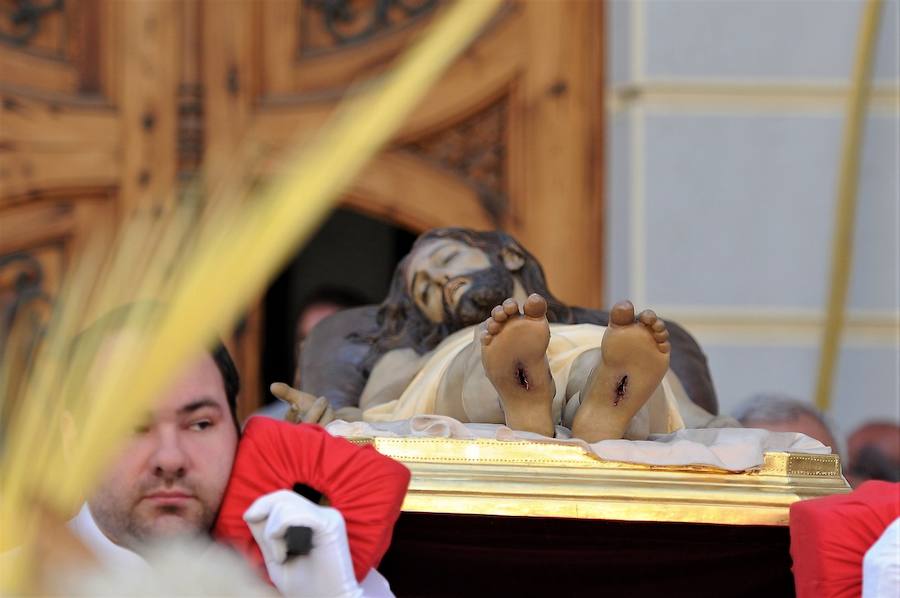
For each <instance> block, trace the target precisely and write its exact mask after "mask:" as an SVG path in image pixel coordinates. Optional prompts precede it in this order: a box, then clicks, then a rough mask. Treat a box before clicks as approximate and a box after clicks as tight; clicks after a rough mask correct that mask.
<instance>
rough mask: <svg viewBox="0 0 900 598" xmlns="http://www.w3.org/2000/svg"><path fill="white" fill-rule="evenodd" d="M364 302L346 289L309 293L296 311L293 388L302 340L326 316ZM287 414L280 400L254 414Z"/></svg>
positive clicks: (329, 289)
mask: <svg viewBox="0 0 900 598" xmlns="http://www.w3.org/2000/svg"><path fill="white" fill-rule="evenodd" d="M366 303H368V301H367V300H366V298H365V296H364V295H362V294H361V293H359V292H358V291H355V290H353V289H350V288H344V287H329V286H325V287H320V288H319V289H317V290H315V291H313V292H312V293H310V294H309V295H308V296H307V297H306V299H304V300H303V302H302V303H301V306H300V309H299V310H298V312H297V320H296V325H295V328H294V360H293V364H294V380H293V386H294V387H295V388H299V387H300V368H299V364H300V350H301V347H302V346H303V340H304V339H305V338H306V337H307V336H308V335H309V333H310V332H312V329H313V328H315V327H316V324H318V323H319V322H321V321H322V320H324V319H325V318H327V317H328V316H330V315H332V314H334V313H337V312H339V311H341V310H344V309H349V308H351V307H358V306H360V305H365V304H366ZM323 406H324V405H323ZM287 412H288V404H287V403H285V402H283V401H274V402H272V403H269V404H268V405H265V406H263V407H261V408H260V409H259V410H258V411H257V412H256V413H255V415H265V416H268V417H274V418H276V419H284V417H285V415H286V414H287Z"/></svg>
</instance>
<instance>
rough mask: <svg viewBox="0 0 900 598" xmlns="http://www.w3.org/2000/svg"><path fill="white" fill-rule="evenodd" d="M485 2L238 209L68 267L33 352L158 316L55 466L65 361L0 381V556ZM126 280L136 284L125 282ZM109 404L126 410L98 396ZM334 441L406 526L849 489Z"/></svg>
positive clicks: (231, 314)
mask: <svg viewBox="0 0 900 598" xmlns="http://www.w3.org/2000/svg"><path fill="white" fill-rule="evenodd" d="M499 5H500V2H499V0H460V1H459V2H457V3H455V5H454V6H453V7H451V8H450V9H449V10H447V11H446V13H445V14H444V15H443V16H442V18H441V19H439V20H438V22H436V23H435V25H434V26H433V27H432V29H431V30H430V32H429V34H428V35H426V36H425V37H424V38H423V39H422V40H420V41H419V43H417V44H416V46H415V47H414V48H412V49H411V50H410V51H409V53H408V54H407V55H406V56H404V57H403V58H402V60H400V61H399V62H398V64H397V66H396V67H395V68H394V69H393V71H392V72H390V73H389V74H387V75H386V76H384V77H383V78H381V79H379V80H378V81H376V82H375V83H374V84H372V85H369V86H365V87H361V88H360V89H358V90H356V92H355V93H353V94H351V96H353V97H351V98H350V99H349V100H348V102H347V105H346V106H345V107H344V108H343V109H342V110H339V111H338V113H337V116H336V117H335V118H334V119H333V120H332V121H331V122H330V123H329V125H327V126H326V127H325V129H324V130H323V131H322V132H321V134H320V136H319V137H318V138H317V140H315V141H314V142H312V143H308V144H306V145H305V146H304V147H302V148H301V149H300V150H298V151H297V152H296V155H294V156H293V157H291V158H290V159H289V160H287V161H286V162H285V163H284V165H283V168H282V169H281V170H280V172H281V173H282V174H281V175H280V176H279V177H277V178H276V179H275V180H274V182H273V184H271V185H269V186H267V187H266V188H265V189H264V190H263V191H261V192H260V191H257V192H256V194H255V195H254V194H253V193H251V192H250V191H248V189H247V188H244V189H243V190H241V189H239V188H237V187H238V186H235V187H236V188H234V189H229V188H227V185H225V186H224V187H223V188H220V189H218V191H217V193H216V194H214V195H216V196H215V197H213V199H215V200H216V201H218V200H219V198H220V197H223V196H228V197H233V196H235V195H238V194H240V193H239V192H243V194H244V195H245V196H247V195H249V196H250V199H251V201H240V202H237V201H233V200H232V201H231V203H228V202H227V201H223V202H220V203H218V204H216V203H214V202H212V201H211V202H209V205H210V206H212V208H214V209H211V211H210V213H209V214H207V215H204V216H203V217H202V218H200V219H194V220H191V218H187V217H185V218H183V219H179V218H178V217H177V216H176V217H174V218H172V219H170V221H169V222H170V224H171V226H169V227H168V228H167V229H165V230H160V229H159V227H158V226H155V227H154V226H151V225H148V224H147V223H146V222H137V223H134V222H133V223H131V224H130V225H127V226H130V228H124V229H123V231H122V234H120V236H119V241H118V243H119V244H118V245H117V246H115V247H113V248H109V247H107V248H103V251H101V253H100V254H96V255H95V256H94V258H95V259H96V260H97V261H96V263H95V264H88V265H87V266H80V267H79V268H77V269H76V272H75V274H74V275H73V277H72V280H69V281H68V283H67V286H66V287H65V288H64V290H63V292H61V293H60V298H61V300H60V302H59V305H58V306H57V310H58V313H57V314H56V315H55V317H54V320H53V323H52V325H51V328H50V330H49V331H48V334H47V337H46V339H45V344H46V345H48V346H49V347H51V348H53V347H54V346H57V347H58V346H60V343H63V342H64V341H63V340H62V339H65V338H69V337H70V336H71V334H72V332H73V331H76V330H78V329H80V328H81V327H83V326H84V325H85V324H86V322H85V321H84V320H85V318H86V317H87V316H85V315H84V314H95V315H96V313H97V312H98V311H100V310H101V307H103V306H105V307H110V306H114V305H117V304H118V305H121V304H125V303H128V302H130V301H134V300H136V299H139V298H146V297H152V298H154V299H162V300H164V301H165V303H166V305H167V306H168V307H167V311H166V312H165V314H164V315H163V316H162V317H161V318H160V319H159V320H156V321H155V322H154V327H153V328H152V329H150V330H148V331H147V335H149V336H146V337H145V338H144V342H142V343H139V344H134V345H132V346H129V347H127V348H124V349H123V350H122V351H120V353H119V354H118V355H117V356H116V357H115V358H116V360H117V361H116V363H115V364H113V365H112V366H111V367H109V368H108V369H107V370H106V372H105V373H104V375H105V377H106V379H105V380H103V381H101V383H100V384H99V386H98V387H96V388H93V389H92V390H93V392H92V400H91V401H86V400H80V397H77V399H79V400H75V401H74V403H73V402H70V403H69V405H72V404H75V405H76V409H81V410H82V411H83V413H82V414H81V415H82V416H83V417H82V420H81V421H85V422H86V426H87V428H86V430H85V432H86V433H85V434H84V436H83V437H82V440H83V442H82V443H81V445H80V446H79V447H78V450H76V451H74V452H73V453H72V454H70V455H69V459H68V460H67V461H66V462H65V463H64V464H63V463H60V462H58V460H56V459H55V456H56V455H57V454H56V453H55V452H54V450H53V449H52V447H50V442H51V440H50V438H48V436H50V435H48V434H45V433H41V431H42V430H47V429H49V427H50V426H51V425H55V424H54V422H56V423H58V420H59V416H60V413H61V411H62V405H63V403H62V400H61V399H60V398H59V395H60V394H61V393H51V392H49V390H51V389H52V388H53V387H52V385H53V384H58V386H57V388H73V389H75V390H74V391H73V392H80V391H81V390H82V389H81V387H80V386H79V385H78V384H75V385H74V386H72V380H73V379H75V380H80V377H79V375H78V373H77V372H75V371H73V367H74V366H72V365H71V364H69V365H66V364H63V365H60V364H59V363H55V362H52V357H47V355H49V354H52V351H47V352H45V353H42V354H40V355H38V358H37V359H36V361H35V362H34V367H33V368H32V369H30V370H28V371H26V372H10V371H8V369H7V370H5V371H3V372H0V374H2V378H0V382H2V385H0V386H2V388H3V390H4V393H5V394H4V396H5V404H4V415H5V417H6V416H9V414H8V413H7V412H6V410H7V409H8V408H9V406H10V403H11V402H10V401H8V399H9V397H8V396H6V394H7V393H11V392H12V391H11V389H14V390H16V392H17V395H18V396H17V397H16V400H15V405H16V406H17V408H16V409H15V410H14V411H13V413H12V416H11V417H8V419H7V421H6V425H7V431H8V432H7V436H6V438H5V447H4V452H3V455H2V457H3V460H2V469H0V473H2V476H3V480H4V488H3V496H2V525H3V536H4V540H3V544H4V546H9V545H10V544H12V545H24V546H26V547H27V546H29V545H30V544H31V543H33V541H34V539H35V538H34V537H35V534H37V533H38V532H37V529H38V525H37V523H38V521H39V519H40V516H41V515H40V514H39V513H38V512H37V511H38V510H40V511H41V512H46V509H47V508H50V509H58V512H60V513H64V512H66V510H67V509H71V507H72V505H76V504H78V503H79V502H80V497H81V496H82V495H83V493H84V491H85V488H89V487H90V485H91V483H92V482H93V481H94V480H95V479H96V478H97V476H98V472H99V471H101V470H102V467H103V466H104V465H105V463H107V462H108V460H109V458H110V455H112V454H114V451H115V449H116V448H117V447H118V446H119V445H120V443H121V442H122V440H123V439H124V438H125V437H126V435H127V433H128V430H130V429H132V427H133V425H134V424H135V423H136V422H138V420H139V419H140V417H141V416H142V414H143V413H144V412H145V410H146V408H147V406H149V405H150V404H151V402H152V400H153V397H154V396H156V394H157V393H158V392H159V391H160V389H161V388H162V387H163V385H164V384H166V383H167V381H168V379H169V377H170V376H171V372H172V371H174V370H175V366H176V365H177V364H178V363H179V362H181V361H183V360H184V359H185V358H186V357H187V356H189V355H190V354H191V352H192V351H194V350H196V348H197V347H199V346H201V344H202V343H203V342H204V341H206V340H208V339H210V338H213V337H214V336H215V335H216V334H217V331H220V330H225V329H228V328H229V326H230V325H233V324H234V322H236V321H237V319H238V317H239V315H240V313H241V312H242V310H243V309H245V308H246V306H247V305H248V304H249V302H250V300H251V298H252V297H253V296H254V294H256V293H258V292H259V290H260V289H262V288H264V286H265V284H266V282H267V281H268V280H269V279H271V277H272V276H273V275H274V273H275V272H277V269H278V268H279V267H280V265H281V264H283V263H284V262H285V261H286V260H287V259H288V258H289V256H290V255H292V254H293V253H294V252H295V251H296V250H297V248H298V247H299V246H300V245H301V244H302V242H303V241H304V240H305V239H306V237H307V236H308V235H309V233H310V232H311V231H312V230H313V228H314V226H315V225H316V223H317V222H318V221H319V220H320V219H321V218H322V217H323V216H324V214H325V213H326V212H327V209H328V208H329V207H330V206H331V205H332V204H333V203H334V201H335V200H336V197H337V196H338V194H339V193H340V191H341V189H342V188H343V187H344V186H345V185H347V184H348V183H349V182H350V181H351V180H352V178H353V176H354V175H355V174H356V172H357V171H358V170H359V169H360V168H361V167H362V166H363V164H364V163H365V161H366V160H367V159H368V158H369V157H371V156H372V155H373V154H374V153H375V152H376V151H377V150H378V149H379V148H380V147H381V146H382V145H383V144H384V143H386V142H387V141H388V140H389V139H390V137H391V135H392V134H393V132H394V131H395V130H396V128H397V127H398V126H399V125H400V124H401V123H402V120H403V118H404V117H405V115H406V114H407V113H408V112H409V111H410V110H411V109H412V108H413V107H414V106H415V104H416V102H418V101H419V100H420V99H421V97H423V95H424V93H425V91H427V89H428V88H429V86H430V85H431V83H432V82H433V81H435V80H436V78H437V77H438V76H439V75H440V73H441V72H442V71H443V69H444V68H446V67H447V66H448V65H449V64H450V62H451V61H452V60H453V58H454V57H455V56H456V55H457V54H458V53H459V52H461V51H462V50H463V49H464V48H465V47H466V45H467V44H468V43H469V41H470V40H471V39H472V38H473V37H474V36H475V35H476V34H477V33H478V31H480V30H481V28H482V27H484V26H485V23H487V22H488V20H489V19H490V18H491V16H492V14H493V13H494V12H495V11H496V9H497V7H498V6H499ZM220 187H222V185H220ZM297 197H303V198H304V199H303V201H299V202H298V201H296V198H297ZM226 205H227V208H225V207H221V206H226ZM216 210H218V211H216ZM189 224H190V226H189ZM135 239H137V241H136V240H135ZM185 239H190V242H188V243H185ZM109 256H112V258H111V259H112V262H110V263H109V264H107V266H106V267H105V268H103V269H101V270H100V272H101V275H100V276H99V278H100V280H99V281H98V280H97V279H98V274H97V269H96V268H95V266H96V264H97V263H103V260H102V259H100V257H109ZM135 257H139V258H140V259H137V260H133V259H131V258H135ZM176 257H177V258H178V259H177V260H176V259H175V258H176ZM135 264H138V266H135ZM173 264H175V265H173ZM138 275H141V276H142V279H140V280H139V279H136V278H134V277H135V276H138ZM129 277H132V278H129ZM126 279H127V280H126ZM123 281H125V282H130V283H131V284H122V283H123ZM223 285H227V289H225V288H223ZM91 289H93V290H91ZM73 361H74V362H75V364H76V365H77V364H79V363H81V362H79V360H77V359H75V360H73ZM135 364H141V367H140V368H138V367H135ZM6 365H8V364H6ZM82 365H83V364H82ZM67 368H68V369H67ZM17 376H18V377H17ZM126 394H127V396H128V397H129V400H128V401H118V400H116V397H121V396H124V395H126ZM69 400H70V401H72V397H71V396H70V397H69ZM48 422H49V423H48ZM352 441H353V442H356V443H361V444H372V445H374V447H375V448H376V449H377V450H378V451H380V452H381V453H383V454H385V455H388V456H390V457H393V458H395V459H397V460H399V461H401V462H402V463H404V464H405V465H407V466H408V467H409V468H410V470H411V471H412V474H413V476H412V483H411V486H410V489H409V493H408V496H407V498H406V501H405V503H404V505H403V509H404V511H405V512H407V513H444V514H468V515H472V514H474V515H486V516H509V517H527V518H540V517H549V518H562V519H581V520H612V521H634V522H637V521H644V522H670V523H704V524H723V525H727V526H786V525H787V522H788V510H789V506H790V504H791V503H793V502H795V501H798V500H803V499H807V498H814V497H818V496H824V495H828V494H834V493H841V492H848V491H849V487H848V485H847V483H846V481H845V480H844V479H843V477H842V476H841V467H840V459H839V457H838V456H836V455H810V454H796V453H791V454H788V453H766V454H765V456H764V463H763V464H762V465H761V466H760V467H758V468H756V469H752V470H748V471H743V472H739V473H735V472H729V471H725V470H721V469H717V468H714V467H707V466H652V465H640V464H633V463H624V462H615V461H605V460H601V459H599V458H597V457H595V456H593V455H592V454H591V453H589V452H587V451H586V450H584V449H582V448H580V447H577V446H572V445H563V444H551V443H536V442H528V441H501V440H487V439H478V440H457V439H446V438H387V437H378V438H353V439H352ZM47 479H52V480H53V481H52V483H49V482H47ZM35 506H40V507H41V509H37V508H35ZM2 573H3V575H2V583H3V588H2V589H3V590H4V591H9V590H13V591H16V590H17V589H22V588H26V587H27V586H28V583H29V580H28V579H27V570H17V571H3V572H2Z"/></svg>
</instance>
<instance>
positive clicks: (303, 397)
mask: <svg viewBox="0 0 900 598" xmlns="http://www.w3.org/2000/svg"><path fill="white" fill-rule="evenodd" d="M269 390H270V391H272V394H273V395H275V397H276V398H278V399H280V400H282V401H284V402H285V403H287V404H288V405H289V407H290V409H288V412H287V414H286V415H285V416H284V419H285V420H286V421H289V422H291V423H294V424H298V423H304V424H318V425H320V426H324V425H325V424H327V423H329V422H331V421H332V420H334V409H332V408H331V405H330V403H329V402H328V399H327V398H325V397H319V398H316V397H314V396H313V395H311V394H309V393H307V392H303V391H302V390H297V389H296V388H292V387H290V386H288V385H287V384H284V383H283V382H275V383H273V384H272V385H271V386H270V387H269Z"/></svg>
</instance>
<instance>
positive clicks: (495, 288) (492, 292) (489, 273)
mask: <svg viewBox="0 0 900 598" xmlns="http://www.w3.org/2000/svg"><path fill="white" fill-rule="evenodd" d="M467 277H468V278H469V280H470V281H471V282H470V284H469V285H468V289H467V290H466V291H465V292H464V293H463V295H462V297H460V298H459V302H458V303H457V305H456V309H455V310H451V309H450V307H449V306H448V305H447V303H446V302H444V322H443V324H444V325H445V326H446V328H447V330H448V332H455V331H457V330H460V329H462V328H465V327H466V326H473V325H475V324H480V323H482V322H483V321H485V320H486V319H487V318H488V316H490V315H491V310H492V309H494V307H495V306H497V305H500V304H501V303H503V301H504V300H505V299H507V298H509V297H512V295H513V291H514V289H515V282H514V280H513V277H512V275H511V274H510V273H509V271H508V270H507V269H506V268H504V267H503V266H502V265H499V266H496V265H495V266H493V267H491V268H485V269H484V270H478V271H476V272H473V273H471V274H468V275H467Z"/></svg>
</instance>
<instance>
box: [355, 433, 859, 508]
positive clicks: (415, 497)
mask: <svg viewBox="0 0 900 598" xmlns="http://www.w3.org/2000/svg"><path fill="white" fill-rule="evenodd" d="M349 440H351V441H352V442H355V443H357V444H371V445H373V446H374V447H375V449H376V450H378V451H379V452H380V453H382V454H384V455H387V456H389V457H392V458H394V459H397V460H398V461H400V462H401V463H403V464H404V465H406V466H407V467H409V469H410V470H411V471H412V481H411V483H410V488H409V492H408V493H407V496H406V500H405V501H404V503H403V510H404V511H407V512H418V513H451V514H478V515H502V516H518V517H563V518H575V519H607V520H619V521H658V522H680V523H715V524H726V525H775V526H785V525H787V523H788V511H789V507H790V505H791V503H793V502H796V501H798V500H803V499H807V498H815V497H819V496H827V495H830V494H838V493H845V492H849V491H850V488H849V486H848V485H847V482H846V481H845V480H844V479H843V477H842V476H841V464H840V458H839V457H838V456H837V455H811V454H798V453H766V454H765V460H764V463H763V465H762V466H761V467H760V468H758V469H755V470H751V471H744V472H740V473H735V472H729V471H726V470H722V469H718V468H715V467H709V466H702V465H695V466H660V465H641V464H634V463H624V462H618V461H605V460H602V459H599V458H598V457H596V456H594V455H593V454H591V453H589V452H587V451H585V450H584V449H583V448H581V447H578V446H575V445H566V444H556V443H549V442H548V443H544V442H528V441H515V442H509V441H501V440H489V439H478V440H458V439H449V438H388V437H379V438H351V439H349Z"/></svg>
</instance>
